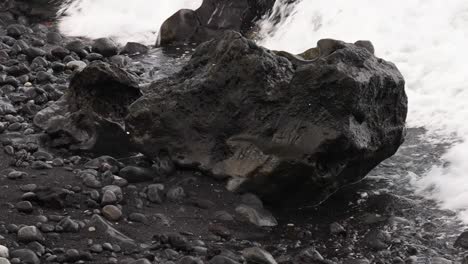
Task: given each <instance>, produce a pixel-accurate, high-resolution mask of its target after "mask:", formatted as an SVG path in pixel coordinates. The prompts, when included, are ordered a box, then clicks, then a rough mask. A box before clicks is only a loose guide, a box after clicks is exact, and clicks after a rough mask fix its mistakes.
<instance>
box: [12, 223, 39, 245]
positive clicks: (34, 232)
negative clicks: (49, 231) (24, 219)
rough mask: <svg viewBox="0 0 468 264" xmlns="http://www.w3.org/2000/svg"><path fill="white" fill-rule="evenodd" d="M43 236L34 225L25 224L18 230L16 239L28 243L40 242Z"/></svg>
mask: <svg viewBox="0 0 468 264" xmlns="http://www.w3.org/2000/svg"><path fill="white" fill-rule="evenodd" d="M43 240H44V236H43V235H42V233H41V231H39V229H37V227H35V226H25V227H22V228H20V229H19V230H18V241H20V242H24V243H28V242H33V241H38V242H41V241H43Z"/></svg>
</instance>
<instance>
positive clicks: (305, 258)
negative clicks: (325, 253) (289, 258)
mask: <svg viewBox="0 0 468 264" xmlns="http://www.w3.org/2000/svg"><path fill="white" fill-rule="evenodd" d="M323 262H324V258H323V257H322V255H321V254H320V253H319V252H318V251H317V250H316V249H315V248H313V247H310V248H306V249H304V250H302V251H301V252H299V254H297V256H296V257H295V262H294V263H297V264H309V263H323Z"/></svg>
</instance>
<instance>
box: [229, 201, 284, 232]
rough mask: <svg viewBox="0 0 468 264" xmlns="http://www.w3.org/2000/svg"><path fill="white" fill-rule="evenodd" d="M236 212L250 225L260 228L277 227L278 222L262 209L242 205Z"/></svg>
mask: <svg viewBox="0 0 468 264" xmlns="http://www.w3.org/2000/svg"><path fill="white" fill-rule="evenodd" d="M236 212H237V213H238V214H239V215H240V216H241V217H243V218H246V219H247V220H248V221H249V222H250V223H252V224H254V225H256V226H260V227H268V226H277V225H278V221H276V218H275V217H274V216H273V215H272V214H271V213H270V212H269V211H267V210H265V209H261V208H254V207H250V206H248V205H244V204H241V205H239V206H238V207H237V208H236Z"/></svg>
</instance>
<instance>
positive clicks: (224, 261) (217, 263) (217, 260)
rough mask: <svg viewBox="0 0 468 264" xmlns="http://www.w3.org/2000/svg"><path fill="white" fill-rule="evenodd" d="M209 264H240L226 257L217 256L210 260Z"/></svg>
mask: <svg viewBox="0 0 468 264" xmlns="http://www.w3.org/2000/svg"><path fill="white" fill-rule="evenodd" d="M209 264H240V263H239V262H237V261H235V260H232V259H230V258H228V257H225V256H222V255H218V256H215V257H214V258H212V259H211V260H210V262H209Z"/></svg>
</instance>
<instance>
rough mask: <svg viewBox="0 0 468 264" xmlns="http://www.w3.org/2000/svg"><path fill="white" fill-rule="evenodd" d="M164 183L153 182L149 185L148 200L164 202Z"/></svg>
mask: <svg viewBox="0 0 468 264" xmlns="http://www.w3.org/2000/svg"><path fill="white" fill-rule="evenodd" d="M163 191H164V185H162V184H151V185H149V186H148V193H147V196H148V200H149V201H150V202H152V203H158V204H160V203H162V197H163V195H164V193H163Z"/></svg>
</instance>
